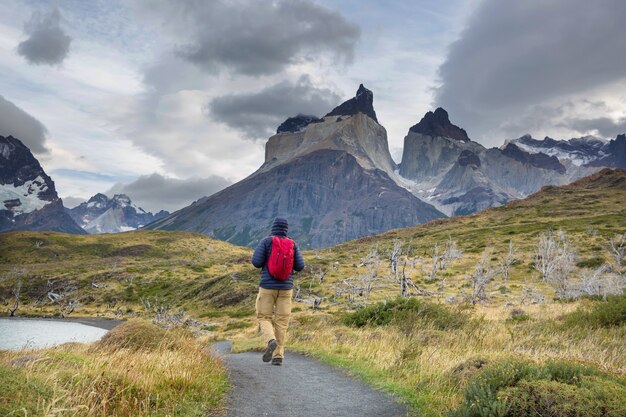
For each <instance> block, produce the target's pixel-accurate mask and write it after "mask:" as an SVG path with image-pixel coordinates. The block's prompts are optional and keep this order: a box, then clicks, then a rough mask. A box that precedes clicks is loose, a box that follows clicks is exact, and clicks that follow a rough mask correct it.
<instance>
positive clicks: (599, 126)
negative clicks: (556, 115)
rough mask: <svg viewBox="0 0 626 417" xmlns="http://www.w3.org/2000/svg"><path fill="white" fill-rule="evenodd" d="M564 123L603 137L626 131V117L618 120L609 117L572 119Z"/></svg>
mask: <svg viewBox="0 0 626 417" xmlns="http://www.w3.org/2000/svg"><path fill="white" fill-rule="evenodd" d="M563 124H564V125H565V126H567V127H570V128H572V129H574V130H577V131H579V132H581V133H583V134H585V133H591V134H597V135H600V136H601V137H603V138H615V136H617V135H619V134H622V133H626V118H621V119H618V120H617V121H616V120H613V119H610V118H608V117H596V118H592V119H570V120H567V121H566V122H564V123H563Z"/></svg>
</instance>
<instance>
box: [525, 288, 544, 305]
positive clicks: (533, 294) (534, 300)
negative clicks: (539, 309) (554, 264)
mask: <svg viewBox="0 0 626 417" xmlns="http://www.w3.org/2000/svg"><path fill="white" fill-rule="evenodd" d="M545 301H546V298H545V296H544V295H543V293H542V292H541V291H539V290H537V289H536V288H535V287H533V286H531V285H524V286H523V287H522V298H521V300H520V304H526V303H530V304H543V303H545Z"/></svg>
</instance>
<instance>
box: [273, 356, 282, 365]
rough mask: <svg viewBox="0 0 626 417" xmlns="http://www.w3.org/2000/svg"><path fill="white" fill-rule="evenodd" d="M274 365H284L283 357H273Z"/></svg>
mask: <svg viewBox="0 0 626 417" xmlns="http://www.w3.org/2000/svg"><path fill="white" fill-rule="evenodd" d="M272 365H276V366H283V358H274V359H272Z"/></svg>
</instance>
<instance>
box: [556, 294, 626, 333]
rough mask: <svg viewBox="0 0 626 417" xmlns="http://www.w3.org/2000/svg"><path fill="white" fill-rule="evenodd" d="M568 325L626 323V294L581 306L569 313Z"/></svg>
mask: <svg viewBox="0 0 626 417" xmlns="http://www.w3.org/2000/svg"><path fill="white" fill-rule="evenodd" d="M565 324H566V326H585V325H588V326H591V327H615V326H622V325H624V324H626V294H624V295H614V296H609V297H608V298H607V300H606V301H597V302H594V304H593V305H592V306H591V308H589V307H586V306H581V307H579V308H578V309H577V310H576V311H574V312H572V313H570V314H568V316H567V317H566V319H565Z"/></svg>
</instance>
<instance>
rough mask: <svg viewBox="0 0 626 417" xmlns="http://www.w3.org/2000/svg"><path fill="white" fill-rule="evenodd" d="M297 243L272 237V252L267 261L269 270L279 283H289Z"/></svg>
mask: <svg viewBox="0 0 626 417" xmlns="http://www.w3.org/2000/svg"><path fill="white" fill-rule="evenodd" d="M294 246H295V243H294V241H293V240H291V239H289V238H287V237H278V236H272V250H271V252H270V258H269V260H268V261H267V270H268V272H269V273H270V275H271V276H272V277H274V278H275V279H277V280H279V281H287V280H288V279H289V277H290V276H291V272H292V271H293V253H294Z"/></svg>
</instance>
